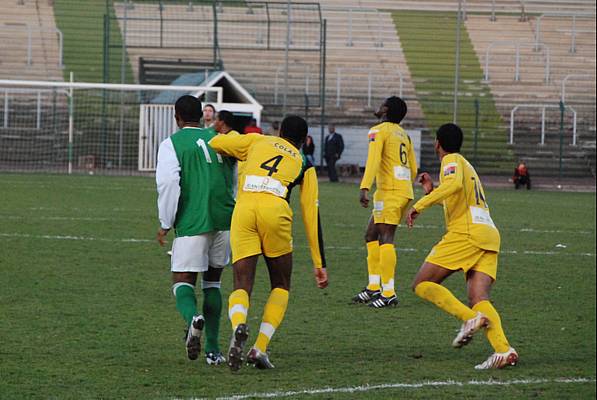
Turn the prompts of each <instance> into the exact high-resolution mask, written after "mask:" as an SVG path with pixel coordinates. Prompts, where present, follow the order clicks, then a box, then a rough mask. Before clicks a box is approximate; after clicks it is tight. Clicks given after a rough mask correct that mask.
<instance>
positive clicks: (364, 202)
mask: <svg viewBox="0 0 597 400" xmlns="http://www.w3.org/2000/svg"><path fill="white" fill-rule="evenodd" d="M359 202H360V203H361V206H362V207H363V208H367V207H369V189H361V192H360V196H359Z"/></svg>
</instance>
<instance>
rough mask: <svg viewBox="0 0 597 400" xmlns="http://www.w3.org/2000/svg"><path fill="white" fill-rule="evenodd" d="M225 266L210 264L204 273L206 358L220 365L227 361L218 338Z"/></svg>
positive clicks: (207, 360)
mask: <svg viewBox="0 0 597 400" xmlns="http://www.w3.org/2000/svg"><path fill="white" fill-rule="evenodd" d="M222 271H223V268H221V267H219V266H218V267H212V266H210V267H209V268H208V270H207V271H205V272H204V273H203V280H202V282H201V288H202V290H203V317H204V318H205V360H206V362H207V363H208V364H210V365H219V364H221V363H223V362H225V361H226V359H225V358H224V356H223V355H222V352H221V351H220V345H219V343H218V338H219V335H220V318H221V316H222V293H221V291H220V286H221V277H222Z"/></svg>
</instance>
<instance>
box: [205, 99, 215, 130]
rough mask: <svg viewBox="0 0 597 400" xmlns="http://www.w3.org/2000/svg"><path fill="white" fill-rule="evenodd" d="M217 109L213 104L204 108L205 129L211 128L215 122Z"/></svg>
mask: <svg viewBox="0 0 597 400" xmlns="http://www.w3.org/2000/svg"><path fill="white" fill-rule="evenodd" d="M215 117H216V108H215V107H214V106H212V105H211V104H206V105H205V106H203V127H204V128H211V127H212V126H213V124H214V122H215Z"/></svg>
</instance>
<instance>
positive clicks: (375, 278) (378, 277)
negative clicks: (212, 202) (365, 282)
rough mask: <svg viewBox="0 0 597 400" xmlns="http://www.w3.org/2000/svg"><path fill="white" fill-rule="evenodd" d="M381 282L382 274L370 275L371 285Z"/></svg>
mask: <svg viewBox="0 0 597 400" xmlns="http://www.w3.org/2000/svg"><path fill="white" fill-rule="evenodd" d="M380 282H381V275H369V285H379V284H380Z"/></svg>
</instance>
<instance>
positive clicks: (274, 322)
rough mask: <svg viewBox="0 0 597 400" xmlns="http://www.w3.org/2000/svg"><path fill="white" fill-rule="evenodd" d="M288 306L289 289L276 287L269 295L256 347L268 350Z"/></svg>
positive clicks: (260, 349)
mask: <svg viewBox="0 0 597 400" xmlns="http://www.w3.org/2000/svg"><path fill="white" fill-rule="evenodd" d="M287 306H288V290H284V289H280V288H275V289H274V290H272V292H271V293H270V295H269V298H268V299H267V303H266V304H265V308H264V309H263V318H262V320H261V326H260V327H259V335H258V336H257V341H256V342H255V348H256V349H257V350H259V351H263V352H264V351H266V350H267V345H268V344H269V341H270V340H271V339H272V336H273V335H274V332H276V329H277V328H278V326H280V323H282V320H283V319H284V314H285V313H286V307H287Z"/></svg>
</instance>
